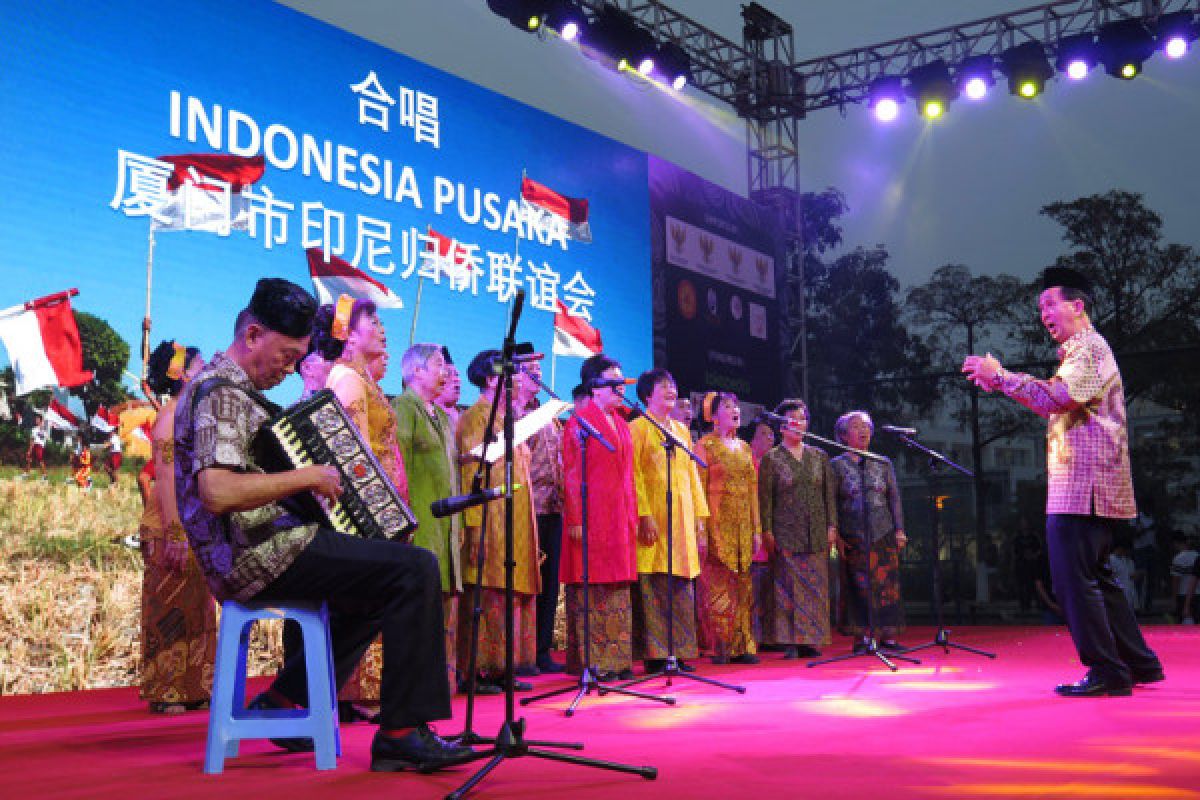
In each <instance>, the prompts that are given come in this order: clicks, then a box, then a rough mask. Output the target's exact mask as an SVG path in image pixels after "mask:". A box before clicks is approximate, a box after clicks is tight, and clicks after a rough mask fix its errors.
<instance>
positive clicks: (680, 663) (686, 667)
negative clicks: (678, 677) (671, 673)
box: [675, 658, 696, 672]
mask: <svg viewBox="0 0 1200 800" xmlns="http://www.w3.org/2000/svg"><path fill="white" fill-rule="evenodd" d="M675 666H677V667H679V671H680V672H695V671H696V668H695V667H693V666H692V665H691V664H688V663H687V662H686V661H684V660H683V659H682V658H677V659H675Z"/></svg>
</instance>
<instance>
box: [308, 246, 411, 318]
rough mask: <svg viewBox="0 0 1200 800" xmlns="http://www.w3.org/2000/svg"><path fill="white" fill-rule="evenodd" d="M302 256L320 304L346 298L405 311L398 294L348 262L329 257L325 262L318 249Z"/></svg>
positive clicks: (310, 250) (313, 249) (309, 249)
mask: <svg viewBox="0 0 1200 800" xmlns="http://www.w3.org/2000/svg"><path fill="white" fill-rule="evenodd" d="M304 252H305V253H306V254H307V255H308V274H309V275H311V276H312V282H313V288H314V289H316V291H317V300H318V301H320V302H321V303H323V304H324V303H335V302H337V299H338V297H339V296H341V295H343V294H348V295H350V296H351V297H353V298H354V299H355V300H370V301H371V302H373V303H374V304H375V305H376V306H377V307H378V308H404V302H403V301H402V300H401V299H400V296H399V295H398V294H396V293H395V292H393V291H392V290H391V289H389V288H388V287H386V286H384V285H383V284H382V283H380V282H379V281H377V280H375V279H374V278H372V277H371V276H370V275H368V274H367V273H365V272H363V271H362V270H360V269H357V268H356V267H355V266H354V265H352V264H350V263H349V262H348V261H345V260H343V259H341V258H338V257H337V256H335V255H332V254H331V255H330V256H329V260H328V261H326V260H325V253H324V252H323V251H322V250H321V248H319V247H310V248H308V249H307V250H305V251H304Z"/></svg>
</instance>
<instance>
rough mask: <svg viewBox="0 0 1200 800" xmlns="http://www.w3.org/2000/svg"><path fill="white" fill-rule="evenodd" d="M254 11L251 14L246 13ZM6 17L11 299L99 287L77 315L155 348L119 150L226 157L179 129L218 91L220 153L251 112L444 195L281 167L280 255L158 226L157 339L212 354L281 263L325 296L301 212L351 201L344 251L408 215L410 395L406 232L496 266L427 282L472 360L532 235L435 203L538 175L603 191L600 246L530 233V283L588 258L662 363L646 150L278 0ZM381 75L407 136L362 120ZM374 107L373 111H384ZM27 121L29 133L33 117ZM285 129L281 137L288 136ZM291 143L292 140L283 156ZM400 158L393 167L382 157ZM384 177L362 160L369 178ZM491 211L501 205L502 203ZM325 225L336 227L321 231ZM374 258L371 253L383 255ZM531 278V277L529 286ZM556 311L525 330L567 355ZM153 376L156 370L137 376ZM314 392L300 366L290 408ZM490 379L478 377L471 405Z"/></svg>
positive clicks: (571, 378)
mask: <svg viewBox="0 0 1200 800" xmlns="http://www.w3.org/2000/svg"><path fill="white" fill-rule="evenodd" d="M235 21H236V23H235ZM0 29H3V30H5V31H9V32H17V33H16V35H8V36H5V37H4V42H3V43H2V44H0V52H2V53H3V57H2V59H0V61H2V63H3V64H4V65H5V66H4V73H3V75H2V76H0V115H2V116H3V118H4V119H5V120H6V122H5V124H4V125H3V126H2V128H0V152H3V153H4V154H5V158H4V160H3V162H2V165H0V178H2V182H3V184H4V186H5V191H4V192H3V193H0V220H3V223H2V224H3V230H4V247H3V248H2V249H0V275H3V276H4V280H3V282H2V283H0V306H7V305H11V304H14V303H18V302H21V301H24V300H27V299H31V298H33V297H36V296H40V295H43V294H48V293H50V292H54V291H58V290H61V289H64V288H67V287H69V286H75V287H78V288H79V290H80V295H79V297H78V298H76V300H75V305H76V308H78V309H81V310H85V311H89V312H91V313H94V314H97V315H98V316H100V317H102V318H104V319H106V320H107V321H108V322H109V323H111V324H112V325H113V327H114V328H116V330H117V331H118V332H119V333H120V334H121V335H122V336H123V337H124V338H125V340H126V341H127V342H129V343H130V346H131V348H132V350H133V361H135V362H136V361H137V359H138V350H139V346H140V326H141V319H142V315H143V309H144V303H145V284H146V274H145V273H146V256H147V245H148V236H147V234H148V220H147V219H146V218H145V217H130V216H127V215H126V214H125V213H123V212H122V211H120V210H114V209H112V208H111V207H110V201H111V200H112V199H113V197H114V193H115V192H116V189H117V184H118V176H119V170H118V151H119V150H126V151H130V152H132V153H137V154H141V155H145V156H150V157H157V156H161V155H166V154H176V153H190V152H211V151H212V148H211V147H210V146H209V144H208V142H207V141H206V140H205V138H204V136H203V133H202V132H201V131H198V134H200V136H199V141H195V142H192V141H189V140H188V139H187V133H188V131H187V124H186V123H187V117H186V115H184V116H182V122H183V125H182V127H181V131H180V132H181V136H182V138H177V137H175V136H172V124H171V123H172V111H171V97H172V92H178V93H179V96H180V97H181V98H182V100H183V103H184V104H185V105H186V99H187V98H188V97H194V98H197V99H198V100H199V101H200V102H201V103H202V104H203V107H204V108H205V109H206V110H207V111H208V112H209V114H210V115H211V114H212V113H213V109H214V106H220V107H221V109H222V111H223V112H224V113H223V114H222V118H223V121H224V123H225V124H223V126H222V128H223V130H222V142H221V150H223V151H228V150H229V146H230V145H229V141H228V136H227V134H228V130H227V129H226V128H227V124H228V116H229V112H230V110H236V111H237V112H240V113H241V114H244V115H246V117H248V118H249V119H250V120H253V122H254V124H255V125H256V126H257V128H258V130H259V132H260V133H263V132H265V131H266V130H267V128H268V126H270V125H273V124H274V125H279V126H282V128H284V129H286V130H287V131H290V132H291V133H292V134H293V135H294V136H295V137H296V139H297V140H302V137H303V136H304V135H306V134H307V135H309V136H311V137H312V138H313V139H314V140H316V141H317V142H324V141H329V142H331V143H332V147H333V148H334V151H335V154H336V150H337V148H338V146H339V145H340V146H343V147H346V148H350V149H352V150H353V151H354V153H355V154H354V155H348V156H347V158H349V159H350V163H351V164H353V165H355V166H357V167H359V169H360V170H361V161H360V159H362V156H363V154H365V153H371V154H373V155H375V156H377V157H378V159H379V160H380V162H382V161H383V160H388V161H390V162H391V163H392V165H393V183H395V181H396V180H397V179H398V177H399V175H400V174H401V172H402V171H403V169H404V167H406V166H407V167H411V170H412V174H413V176H414V178H415V183H416V186H417V188H418V190H419V192H420V196H421V200H422V204H423V208H417V207H416V205H415V203H414V202H413V201H412V200H411V198H409V199H405V200H404V201H403V202H395V201H392V200H388V199H385V198H384V197H383V196H382V194H380V195H378V196H368V194H366V193H364V192H363V191H361V190H359V189H350V188H345V187H343V186H340V185H338V182H337V179H336V176H335V178H334V180H333V181H331V182H326V181H324V180H323V179H322V178H321V177H319V176H317V175H311V176H305V175H304V174H302V170H301V167H300V165H299V164H297V166H296V167H295V168H293V169H291V170H284V169H279V168H277V167H276V166H273V165H272V164H271V163H269V162H268V164H267V168H266V174H265V176H264V178H263V179H262V180H261V181H260V182H259V184H258V185H257V187H256V189H257V190H259V191H261V188H262V187H264V186H265V187H269V189H270V190H271V192H273V193H274V195H275V197H276V199H277V200H282V201H285V202H288V203H292V204H294V209H293V210H291V211H289V212H287V217H288V222H287V224H288V231H287V236H288V241H287V243H286V244H277V245H275V246H274V247H273V249H267V248H266V247H265V246H264V240H265V238H266V237H265V235H264V232H263V231H261V230H260V231H259V233H258V236H257V238H251V237H250V236H249V235H248V234H247V233H246V232H239V231H234V232H232V233H231V234H230V235H229V236H228V237H220V236H217V235H215V234H210V233H200V232H185V233H170V232H160V233H158V234H156V240H157V244H156V247H155V253H154V292H153V319H154V333H153V336H152V344H153V343H156V342H157V341H158V340H160V339H162V338H166V337H170V338H176V339H179V340H181V341H185V342H187V343H189V344H195V345H197V346H199V347H200V348H201V349H202V350H203V351H204V353H205V354H206V355H207V354H211V353H212V352H213V351H214V350H217V349H220V348H222V347H224V346H225V345H227V344H228V341H229V339H230V335H231V328H232V324H233V319H234V316H235V314H236V312H237V311H238V309H240V308H241V307H242V306H243V305H244V303H245V302H246V300H247V299H248V298H249V295H250V292H251V291H252V289H253V286H254V283H255V281H256V280H257V279H258V278H260V277H263V276H268V275H270V276H281V277H286V278H289V279H291V280H294V281H296V282H297V283H300V284H301V285H304V286H306V287H307V288H311V282H310V280H309V276H308V269H307V264H306V261H305V257H304V252H303V248H302V246H301V243H302V203H305V202H320V203H322V204H323V205H324V206H326V207H328V208H330V209H333V210H336V211H338V212H341V213H344V214H345V220H346V241H345V248H346V249H345V252H344V254H343V257H345V258H347V259H350V258H352V257H353V255H354V250H355V238H356V237H355V235H354V227H355V220H356V216H357V215H363V216H366V217H369V218H372V219H377V220H383V221H386V222H389V223H390V224H391V238H392V241H391V247H392V253H391V254H390V256H386V257H383V258H381V259H377V260H378V261H379V262H380V263H385V262H387V261H392V262H394V263H395V272H394V273H392V274H378V273H373V274H375V277H377V278H379V279H380V280H382V281H383V282H384V283H386V284H387V285H388V286H389V287H391V288H392V289H393V290H395V291H396V292H397V293H398V294H400V296H401V297H402V298H403V299H404V301H405V304H406V306H407V307H406V308H405V309H404V310H402V311H384V312H382V314H381V317H382V319H383V320H384V322H385V324H386V325H387V328H388V337H389V349H390V350H391V352H392V356H393V359H392V368H391V372H390V373H389V375H388V377H387V379H386V380H385V382H384V388H385V390H387V391H389V392H396V391H399V388H400V376H399V356H400V354H401V353H402V352H403V350H404V348H405V347H406V346H407V343H408V338H409V328H410V325H411V322H412V312H413V307H414V302H413V301H414V299H415V294H416V286H417V274H416V273H415V272H414V273H413V274H412V275H411V276H410V277H409V278H408V279H407V280H406V279H404V278H402V274H403V273H404V272H405V271H406V269H407V267H406V265H405V264H403V263H402V257H401V252H400V251H401V244H402V232H403V231H407V230H409V229H413V228H415V229H418V230H421V231H423V230H424V229H425V228H426V226H427V225H432V226H433V227H434V228H435V229H436V230H437V231H439V232H440V233H443V234H446V235H449V236H453V237H455V238H456V239H459V240H460V241H463V242H467V243H472V244H477V245H478V246H479V252H480V254H481V256H482V257H483V265H482V266H483V274H482V276H481V278H480V280H479V285H478V296H471V295H470V294H469V293H468V294H459V293H455V292H452V291H451V290H450V289H449V288H448V287H447V286H446V285H445V283H444V282H443V284H442V285H440V286H435V285H433V284H432V283H430V282H428V281H427V282H426V284H425V290H424V292H423V300H422V304H421V309H420V317H419V323H418V327H417V337H416V338H417V340H418V341H437V342H443V343H447V344H449V346H450V347H451V350H452V351H453V353H454V356H455V360H456V361H457V362H459V363H460V365H464V366H465V364H466V363H467V362H468V361H469V360H470V358H471V356H472V355H473V354H474V353H475V352H477V351H478V350H479V349H482V348H484V347H489V346H495V344H496V343H498V341H499V339H500V338H501V336H502V334H503V327H504V319H505V316H506V313H507V308H508V307H507V305H506V304H501V303H499V302H497V299H496V295H495V294H494V293H489V292H488V291H487V289H488V282H489V281H488V278H489V276H488V257H487V255H486V254H487V253H488V252H489V251H492V252H497V253H508V254H510V255H511V254H512V253H513V252H514V245H515V241H516V238H517V237H516V234H515V232H513V231H511V230H510V231H508V232H504V231H500V230H496V231H493V230H489V229H488V228H487V227H485V225H484V224H483V222H480V223H478V224H469V223H468V222H467V221H464V220H463V219H462V217H461V215H460V213H459V210H458V207H457V204H456V203H451V204H447V205H446V206H445V207H444V208H442V210H441V213H440V214H439V213H437V211H436V209H435V188H436V183H437V179H438V178H439V177H440V178H443V179H445V181H448V182H449V183H450V184H452V185H453V186H454V187H456V190H455V191H456V193H457V191H458V190H457V187H458V186H459V185H461V186H462V187H463V188H464V189H465V193H466V197H467V203H466V211H467V213H468V214H470V213H471V211H472V209H473V206H474V191H475V190H476V189H478V190H479V192H480V193H481V194H484V195H486V194H487V193H492V194H495V195H496V196H497V197H498V200H499V202H498V204H497V207H498V208H499V210H500V213H501V214H503V212H504V210H505V208H506V206H507V204H508V202H509V201H510V200H516V199H517V198H518V190H519V183H520V177H521V170H522V169H523V168H524V169H526V170H528V174H529V175H530V177H533V178H535V179H536V180H539V181H541V182H543V183H545V184H547V185H548V186H551V187H552V188H554V189H556V190H558V191H560V192H562V193H564V194H568V195H573V196H580V197H586V198H587V199H588V200H589V201H590V203H591V213H590V221H591V226H592V230H593V233H594V243H592V244H579V243H575V242H570V243H569V246H568V247H567V248H566V249H565V250H564V249H563V248H562V247H561V246H560V245H559V244H557V243H551V244H549V245H543V244H540V243H537V242H530V241H527V240H522V241H521V242H520V245H519V254H520V257H521V262H520V263H521V265H522V267H523V268H524V271H523V273H522V275H521V277H522V278H527V277H528V276H529V274H530V273H529V268H530V267H529V264H528V263H527V262H528V260H530V259H532V260H533V262H534V263H535V264H536V265H538V266H539V267H540V268H544V266H545V265H548V266H549V267H550V268H552V269H553V271H555V272H556V273H558V274H559V276H560V278H561V284H560V291H561V290H562V288H563V286H562V285H563V284H566V283H567V282H568V281H569V280H570V279H571V278H572V277H573V276H574V274H575V273H576V272H577V271H578V272H581V274H582V276H583V278H584V281H585V282H586V284H587V285H588V286H589V287H590V288H591V289H593V290H594V291H595V304H594V306H593V307H592V314H593V323H594V324H595V325H596V326H597V327H599V328H600V329H601V331H602V332H603V334H604V339H605V344H606V348H607V350H608V351H609V352H611V353H612V354H614V355H615V356H616V357H617V358H619V359H621V360H622V361H623V362H624V364H625V367H626V371H627V372H630V373H633V374H636V372H637V371H640V370H642V369H645V368H647V367H649V366H650V361H651V352H650V347H651V346H650V328H651V311H650V304H649V302H648V297H649V289H650V272H649V270H650V267H649V219H648V208H647V203H648V201H647V187H646V158H645V155H644V154H643V153H641V152H639V151H636V150H633V149H632V148H629V147H627V146H625V145H622V144H619V143H617V142H615V141H613V140H611V139H607V138H604V137H602V136H600V135H598V134H595V133H592V132H590V131H587V130H584V129H582V128H579V127H577V126H574V125H571V124H569V123H566V122H563V121H561V120H558V119H556V118H554V117H552V116H550V115H548V114H545V113H543V112H540V111H537V110H534V109H531V108H529V107H527V106H524V105H521V104H519V103H516V102H514V101H512V100H510V99H507V98H505V97H503V96H501V95H498V94H495V93H492V92H489V91H487V90H484V89H481V88H479V87H477V86H474V85H472V84H469V83H467V82H465V81H463V80H460V79H458V78H455V77H453V76H451V75H449V74H447V73H444V72H441V71H438V70H436V69H433V68H430V67H427V66H425V65H423V64H420V63H418V62H416V61H413V60H411V59H409V58H406V57H404V56H401V55H398V54H396V53H394V52H391V51H389V50H386V49H384V48H381V47H378V46H376V45H373V44H370V43H367V42H365V41H363V40H361V39H358V38H356V37H354V36H352V35H350V34H347V33H344V32H341V31H338V30H336V29H333V28H330V27H328V26H325V25H323V24H321V23H319V22H316V21H314V20H312V19H310V18H308V17H305V16H303V15H300V14H297V13H295V12H293V11H290V10H288V9H285V8H282V7H279V6H277V5H275V4H273V3H269V2H265V0H251V1H249V2H237V3H234V2H226V1H220V2H216V1H214V2H206V3H192V4H163V5H145V4H141V3H133V2H125V1H124V0H120V1H118V2H111V3H104V4H78V3H67V2H45V3H40V4H37V5H35V6H27V7H25V8H23V9H21V10H20V11H19V12H18V10H17V9H16V8H14V6H13V4H4V5H3V6H0ZM372 70H373V71H374V72H375V74H376V75H377V76H378V79H379V82H380V85H381V86H382V88H383V89H384V90H385V91H386V92H388V93H389V95H390V96H391V98H393V99H394V100H395V101H396V105H395V106H392V107H390V108H389V109H388V110H389V111H390V114H389V115H388V116H389V130H388V131H386V132H385V131H383V130H381V129H380V127H378V126H377V125H373V124H364V123H362V122H360V96H359V95H358V94H356V93H355V92H353V91H352V90H351V88H350V87H351V86H352V85H356V84H360V83H361V82H362V81H363V80H364V78H366V77H367V75H368V74H369V73H370V72H371V71H372ZM401 87H406V88H409V89H412V90H414V91H420V92H424V93H426V94H428V95H430V96H432V97H435V98H437V102H438V113H437V123H438V139H439V143H438V144H439V146H438V147H434V146H433V145H432V144H431V143H429V142H417V141H416V140H415V138H416V137H415V134H414V129H413V128H411V127H402V126H401V125H400V120H399V109H398V107H399V105H400V103H401V102H402V99H401V94H402V93H401V91H400V90H401ZM368 116H372V115H371V114H370V113H369V114H368ZM17 120H20V121H23V122H22V124H14V121H17ZM281 136H282V134H281ZM285 141H286V137H284V138H277V139H276V142H277V143H278V144H279V145H280V147H279V151H280V153H281V154H282V152H283V151H285V150H286V149H287V148H286V147H284V146H283V144H284V142H285ZM380 171H382V168H380ZM361 179H363V175H362V173H361V171H359V172H358V173H357V174H356V175H355V176H353V177H352V180H354V181H357V180H361ZM484 216H485V217H486V216H487V214H486V211H485V213H484ZM311 232H312V233H315V234H318V235H319V233H320V229H319V228H314V229H312V230H311ZM360 266H365V261H364V262H363V264H360ZM526 285H528V284H526ZM552 325H553V314H552V313H549V312H547V311H540V310H536V309H532V308H529V307H528V305H527V308H526V313H525V316H524V319H523V322H522V326H521V330H520V336H521V338H522V339H528V340H532V341H533V342H534V344H535V345H536V346H537V347H538V349H539V350H543V351H545V352H547V353H548V352H549V350H550V342H551V335H552ZM578 364H579V362H578V360H574V359H564V360H561V361H560V363H559V365H558V380H557V387H558V388H559V389H560V390H569V389H570V387H571V386H572V385H573V384H574V383H575V377H576V372H577V370H578ZM134 369H135V371H136V367H135V368H134ZM298 389H299V381H298V379H290V380H289V382H288V383H286V384H285V385H284V387H281V390H279V391H278V392H277V394H279V395H280V396H281V398H280V399H287V396H288V395H289V394H293V393H295V392H297V391H298ZM473 394H474V392H473V391H472V390H470V389H469V388H468V389H467V390H466V392H465V396H466V397H467V398H470V397H472V396H473Z"/></svg>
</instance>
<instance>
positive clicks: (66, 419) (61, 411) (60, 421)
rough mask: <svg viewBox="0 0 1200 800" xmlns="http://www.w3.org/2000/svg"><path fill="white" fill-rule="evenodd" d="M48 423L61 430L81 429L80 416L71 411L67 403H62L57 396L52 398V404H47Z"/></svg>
mask: <svg viewBox="0 0 1200 800" xmlns="http://www.w3.org/2000/svg"><path fill="white" fill-rule="evenodd" d="M45 417H46V423H47V424H48V425H49V426H50V427H52V428H58V429H59V430H60V431H74V430H78V429H79V417H77V416H75V415H74V414H72V413H71V410H70V409H69V408H67V406H66V404H65V403H60V402H58V400H57V399H56V398H51V399H50V405H48V406H46V413H45Z"/></svg>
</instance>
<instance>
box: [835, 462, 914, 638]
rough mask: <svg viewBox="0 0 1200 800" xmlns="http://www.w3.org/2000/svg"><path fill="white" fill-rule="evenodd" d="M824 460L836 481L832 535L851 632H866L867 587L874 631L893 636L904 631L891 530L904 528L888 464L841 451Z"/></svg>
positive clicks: (896, 551)
mask: <svg viewBox="0 0 1200 800" xmlns="http://www.w3.org/2000/svg"><path fill="white" fill-rule="evenodd" d="M830 463H831V466H832V468H833V473H834V476H835V478H836V479H837V505H838V534H839V537H840V538H841V540H842V561H843V562H844V563H845V570H846V575H845V577H846V586H847V598H846V602H847V607H848V609H847V610H848V612H849V615H850V629H851V633H853V634H854V635H859V636H861V635H863V634H864V633H866V630H867V611H868V609H867V596H868V589H870V590H871V597H872V603H873V608H874V614H875V628H876V630H875V633H876V635H877V636H879V637H880V638H883V639H891V638H894V637H896V636H898V635H899V634H900V633H901V632H902V631H903V630H904V604H903V602H902V601H901V599H900V548H899V546H898V545H897V543H896V531H898V530H903V529H904V512H903V510H902V509H901V507H900V489H899V487H898V486H897V485H896V473H895V471H893V469H892V462H890V461H886V460H885V461H875V460H869V461H868V460H864V459H862V458H861V457H860V456H857V455H855V454H853V453H844V454H842V455H840V456H838V457H837V458H835V459H833V460H832V462H830ZM868 542H870V549H869V550H868Z"/></svg>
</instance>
